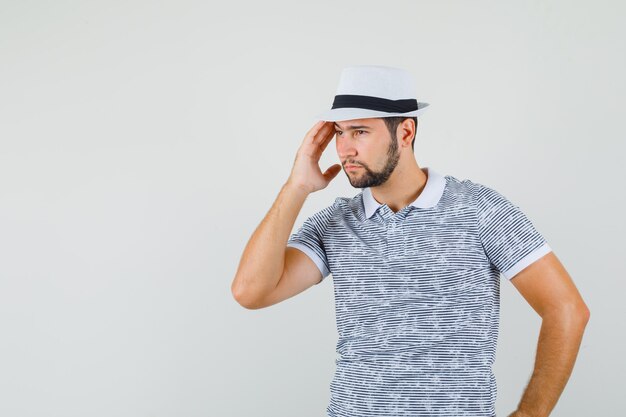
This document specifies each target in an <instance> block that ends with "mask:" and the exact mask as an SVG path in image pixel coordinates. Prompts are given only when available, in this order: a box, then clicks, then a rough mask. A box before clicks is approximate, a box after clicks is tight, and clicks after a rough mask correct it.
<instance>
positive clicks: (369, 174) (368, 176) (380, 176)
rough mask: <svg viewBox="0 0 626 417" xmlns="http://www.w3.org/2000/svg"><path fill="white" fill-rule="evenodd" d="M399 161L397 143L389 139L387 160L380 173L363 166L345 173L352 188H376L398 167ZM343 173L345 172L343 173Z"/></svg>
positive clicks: (394, 139) (393, 139)
mask: <svg viewBox="0 0 626 417" xmlns="http://www.w3.org/2000/svg"><path fill="white" fill-rule="evenodd" d="M399 160H400V152H399V151H398V141H397V140H396V138H391V142H390V143H389V147H388V148H387V160H386V161H385V165H384V166H383V168H382V169H381V170H380V171H374V170H372V169H371V168H369V167H368V166H367V165H365V164H358V165H359V166H360V167H361V169H360V170H356V171H352V173H349V172H346V175H347V176H348V181H350V185H352V186H353V187H354V188H366V187H377V186H379V185H382V184H384V183H385V182H386V181H387V180H388V179H389V177H390V176H391V174H392V173H393V171H394V170H395V169H396V166H397V165H398V161H399ZM344 172H345V171H344Z"/></svg>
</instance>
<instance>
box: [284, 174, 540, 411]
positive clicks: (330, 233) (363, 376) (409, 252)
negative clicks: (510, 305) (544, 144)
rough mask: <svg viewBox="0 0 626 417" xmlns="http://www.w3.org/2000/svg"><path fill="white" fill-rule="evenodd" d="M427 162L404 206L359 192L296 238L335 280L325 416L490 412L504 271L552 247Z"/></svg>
mask: <svg viewBox="0 0 626 417" xmlns="http://www.w3.org/2000/svg"><path fill="white" fill-rule="evenodd" d="M422 169H423V171H424V173H425V174H427V176H428V179H427V182H426V185H425V187H424V189H423V190H422V192H421V193H420V195H419V196H418V198H417V199H416V200H415V201H414V202H413V203H411V204H410V205H408V206H407V207H405V208H403V209H402V210H400V211H398V212H396V213H394V212H393V210H391V209H390V208H389V207H388V206H387V205H386V204H380V203H379V202H378V201H376V200H375V199H374V198H373V196H372V194H371V190H370V189H369V188H364V189H363V190H362V192H360V193H359V194H357V195H356V196H354V197H352V198H347V197H337V198H336V199H335V201H334V203H333V204H332V205H331V206H329V207H327V208H325V209H323V210H321V211H318V212H317V213H315V214H313V215H312V216H310V217H309V218H308V219H306V220H305V221H304V223H303V225H302V226H301V227H300V228H299V229H298V230H297V231H296V232H295V233H293V234H292V235H291V236H290V237H289V240H288V243H287V246H291V247H294V248H298V249H300V250H301V251H303V252H304V253H306V254H307V255H308V256H309V257H310V258H311V259H312V260H313V261H314V262H315V264H316V265H317V266H318V267H319V269H320V271H321V272H322V276H323V277H326V276H328V275H329V274H332V276H333V284H334V295H335V314H336V323H337V332H338V335H339V337H338V341H337V346H336V351H337V353H338V355H339V357H338V358H337V359H336V371H335V375H334V377H333V379H332V382H331V383H330V403H329V405H328V407H327V410H326V412H327V415H328V416H329V417H374V416H376V417H380V416H386V417H387V416H389V417H391V416H413V417H418V416H429V417H432V416H449V417H459V416H472V417H479V416H485V417H493V416H495V400H496V380H495V376H494V374H493V371H492V365H493V363H494V361H495V352H496V343H497V338H498V325H499V306H500V273H502V274H503V275H504V276H505V277H506V278H508V279H511V278H513V277H514V276H515V274H516V273H518V272H519V271H521V270H522V269H523V268H525V267H526V266H528V265H529V264H531V263H532V262H534V261H536V260H537V259H539V258H540V257H542V256H543V255H545V254H546V253H548V252H549V251H550V250H551V248H550V247H549V246H548V243H547V242H546V240H545V239H544V238H543V236H542V235H541V234H540V233H539V232H538V231H537V230H536V229H535V227H534V226H533V224H532V223H531V221H530V220H529V218H528V217H527V216H526V215H525V214H524V213H523V212H522V211H521V210H520V208H519V207H518V206H516V205H515V204H513V203H512V202H511V201H509V200H508V199H507V198H506V197H504V196H503V195H502V194H500V193H498V192H497V191H495V190H494V189H492V188H489V187H487V186H485V185H482V184H479V183H476V182H473V181H470V180H467V179H465V180H459V179H457V178H455V177H453V176H451V175H445V176H443V175H440V174H438V173H437V172H435V171H434V170H433V169H430V168H428V167H424V168H422Z"/></svg>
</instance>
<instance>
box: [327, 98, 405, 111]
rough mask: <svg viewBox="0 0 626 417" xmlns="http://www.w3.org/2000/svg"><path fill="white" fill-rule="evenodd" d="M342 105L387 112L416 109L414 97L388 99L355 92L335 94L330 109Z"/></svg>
mask: <svg viewBox="0 0 626 417" xmlns="http://www.w3.org/2000/svg"><path fill="white" fill-rule="evenodd" d="M343 107H356V108H359V109H369V110H377V111H384V112H387V113H408V112H411V111H414V110H417V100H416V99H414V98H407V99H400V100H389V99H386V98H380V97H372V96H360V95H355V94H339V95H336V96H335V100H334V101H333V106H332V107H331V109H339V108H343Z"/></svg>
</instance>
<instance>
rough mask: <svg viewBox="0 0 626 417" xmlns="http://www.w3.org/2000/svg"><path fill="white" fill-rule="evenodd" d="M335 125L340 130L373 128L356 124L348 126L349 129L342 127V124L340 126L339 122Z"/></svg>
mask: <svg viewBox="0 0 626 417" xmlns="http://www.w3.org/2000/svg"><path fill="white" fill-rule="evenodd" d="M335 127H336V128H338V129H340V130H356V129H371V127H370V126H356V125H352V126H347V129H341V126H339V125H338V124H337V123H335Z"/></svg>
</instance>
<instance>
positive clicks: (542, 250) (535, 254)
mask: <svg viewBox="0 0 626 417" xmlns="http://www.w3.org/2000/svg"><path fill="white" fill-rule="evenodd" d="M550 251H552V248H550V245H548V243H547V242H545V243H544V244H543V245H541V246H539V247H538V248H537V249H535V250H534V251H532V252H531V253H529V254H528V255H526V256H525V257H523V258H522V259H520V260H519V261H518V262H517V263H516V264H515V265H513V266H512V267H511V268H509V269H508V270H506V271H504V272H502V275H504V276H505V277H506V278H507V279H509V280H511V279H512V278H513V277H514V276H515V275H516V274H517V273H518V272H520V271H521V270H522V269H524V268H526V267H527V266H528V265H530V264H532V263H533V262H535V261H536V260H537V259H539V258H541V257H542V256H544V255H545V254H547V253H548V252H550Z"/></svg>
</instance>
